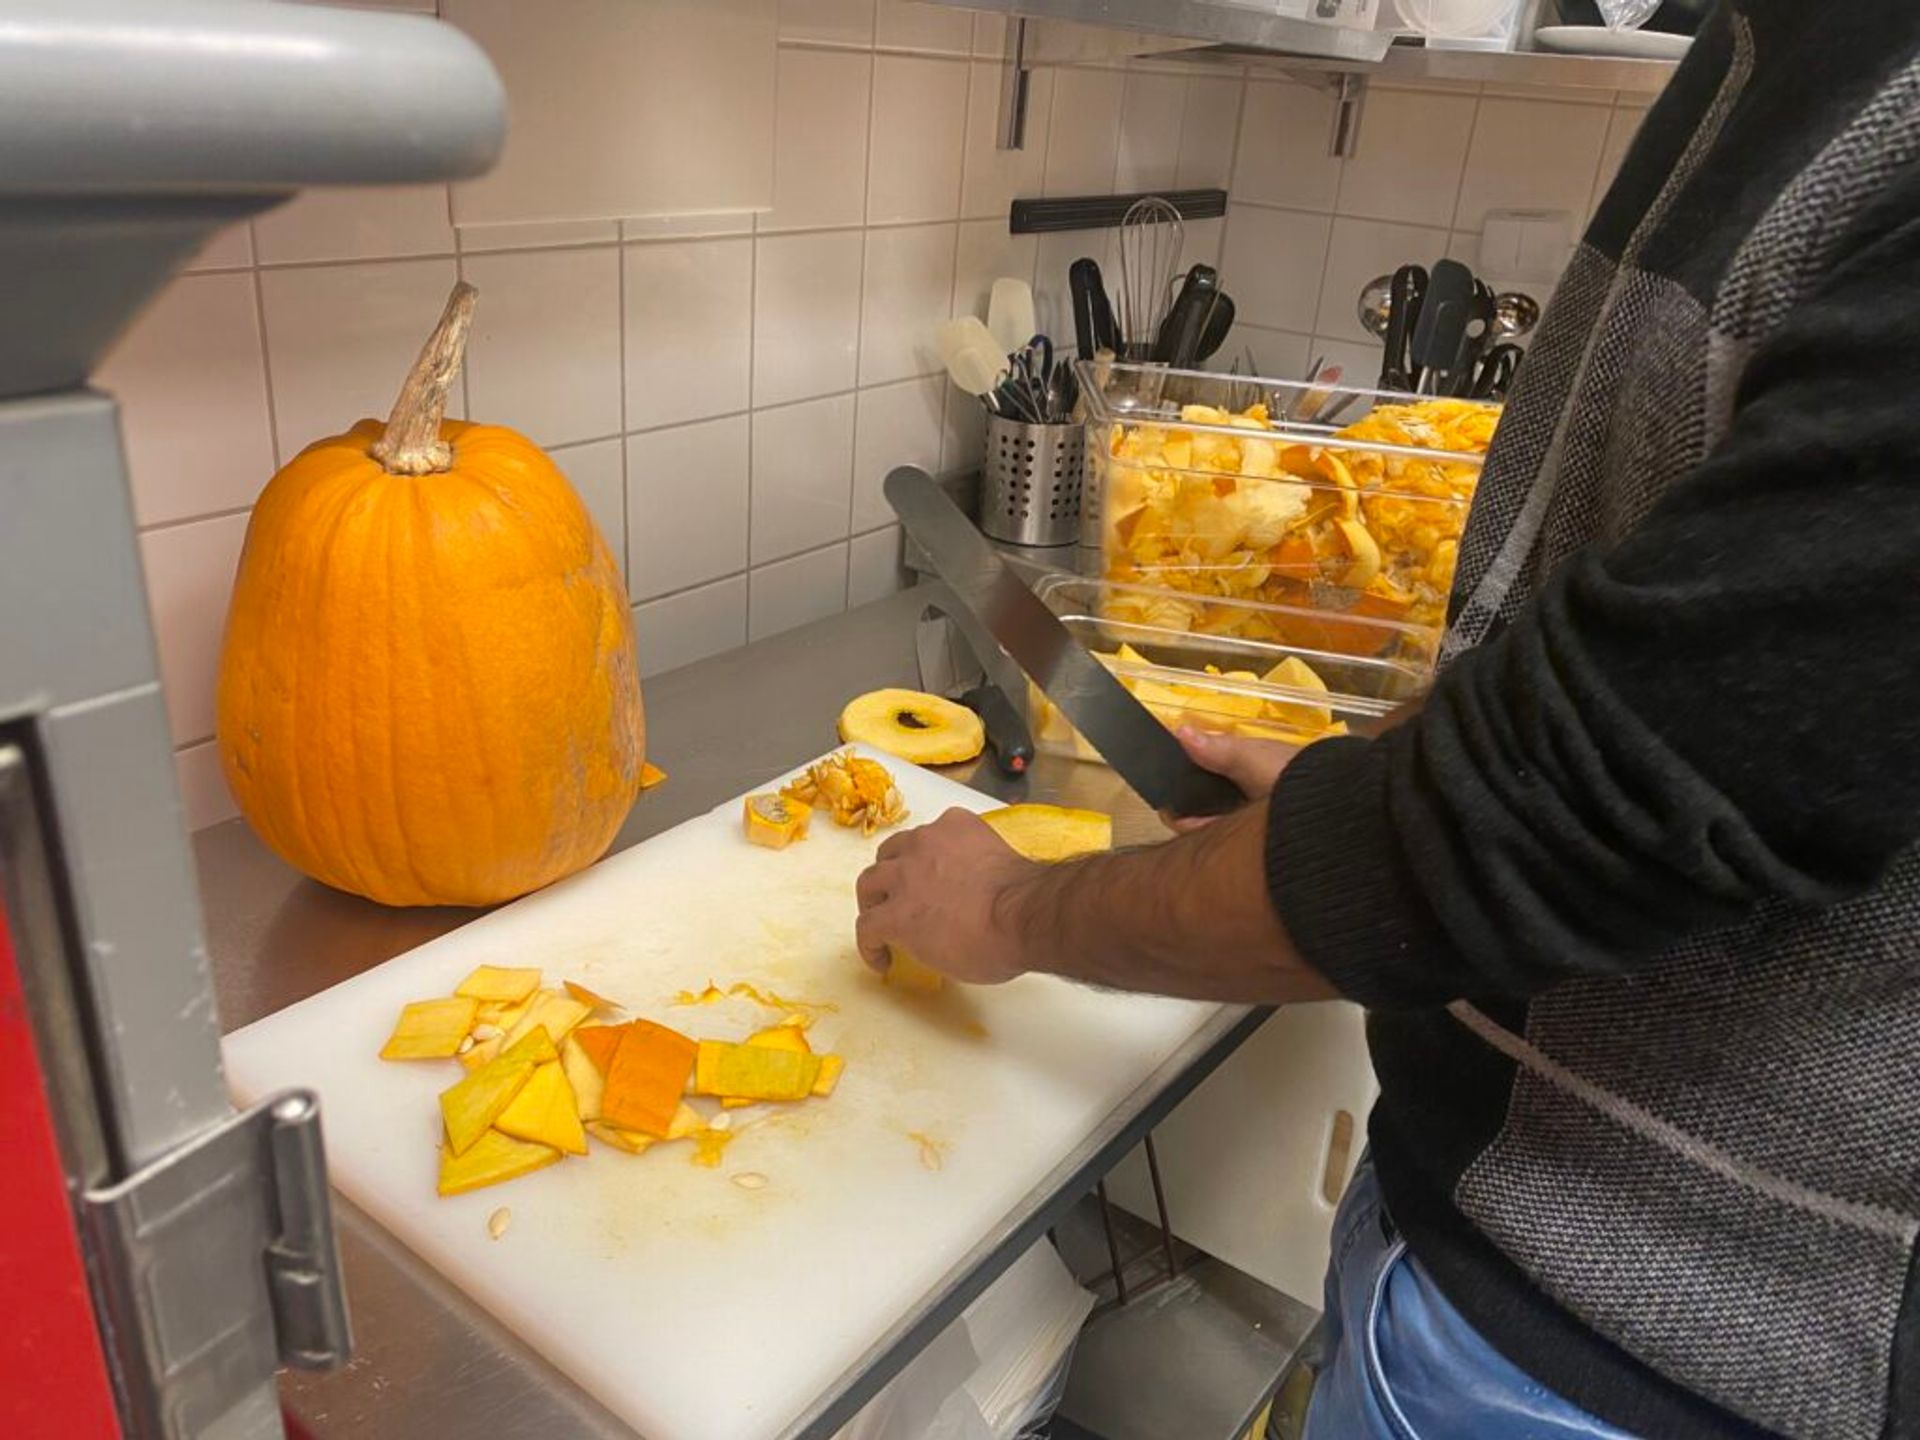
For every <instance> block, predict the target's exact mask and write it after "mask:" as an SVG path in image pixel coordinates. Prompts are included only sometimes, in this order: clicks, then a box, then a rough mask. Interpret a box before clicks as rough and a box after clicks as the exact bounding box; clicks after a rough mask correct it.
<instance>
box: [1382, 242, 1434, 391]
mask: <svg viewBox="0 0 1920 1440" xmlns="http://www.w3.org/2000/svg"><path fill="white" fill-rule="evenodd" d="M1427 280H1428V276H1427V272H1426V270H1425V269H1424V268H1422V267H1421V266H1419V265H1402V266H1401V267H1400V268H1399V269H1397V270H1395V271H1394V272H1393V279H1392V280H1391V281H1390V282H1389V284H1388V302H1387V333H1386V337H1385V344H1386V356H1385V358H1384V359H1383V360H1382V361H1381V365H1380V388H1381V389H1382V390H1411V389H1413V386H1414V378H1415V377H1414V370H1413V357H1412V355H1411V353H1410V346H1411V341H1412V337H1413V331H1414V325H1415V323H1416V322H1417V321H1418V319H1419V316H1420V308H1421V305H1422V304H1423V303H1424V301H1425V299H1426V293H1427Z"/></svg>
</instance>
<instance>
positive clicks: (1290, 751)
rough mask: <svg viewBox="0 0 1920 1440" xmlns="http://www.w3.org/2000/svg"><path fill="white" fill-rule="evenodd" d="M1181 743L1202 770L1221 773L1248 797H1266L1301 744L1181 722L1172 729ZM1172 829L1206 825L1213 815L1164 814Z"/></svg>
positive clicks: (1263, 798)
mask: <svg viewBox="0 0 1920 1440" xmlns="http://www.w3.org/2000/svg"><path fill="white" fill-rule="evenodd" d="M1175 734H1176V735H1177V736H1178V738H1179V740H1180V746H1181V748H1182V749H1183V750H1185V751H1186V752H1187V754H1188V755H1189V756H1191V757H1192V759H1193V763H1194V764H1196V765H1198V766H1199V767H1200V768H1201V769H1202V770H1211V771H1213V773H1214V774H1216V775H1224V776H1226V777H1227V779H1229V780H1231V781H1232V782H1233V783H1234V784H1235V785H1237V786H1239V787H1240V793H1241V794H1242V795H1244V796H1246V797H1247V799H1249V800H1265V799H1266V798H1267V797H1268V796H1269V795H1271V794H1272V793H1273V787H1274V786H1275V785H1276V784H1278V783H1279V780H1280V772H1281V771H1282V770H1284V769H1286V768H1287V764H1288V762H1289V761H1291V760H1292V759H1293V757H1294V756H1296V755H1298V754H1299V753H1300V747H1299V746H1297V745H1290V744H1288V743H1287V742H1286V741H1284V740H1250V739H1248V738H1246V737H1245V736H1242V735H1222V734H1219V733H1217V732H1215V731H1212V730H1196V729H1194V728H1193V727H1192V726H1191V725H1182V726H1181V727H1180V729H1179V730H1178V731H1176V732H1175ZM1162 818H1164V819H1165V820H1166V822H1167V824H1168V825H1170V826H1172V827H1173V828H1174V829H1175V830H1181V831H1185V830H1193V829H1197V828H1198V827H1199V826H1202V825H1205V824H1206V823H1207V822H1208V820H1210V819H1213V818H1214V817H1212V816H1197V817H1195V816H1189V817H1178V816H1172V815H1168V816H1164V817H1162Z"/></svg>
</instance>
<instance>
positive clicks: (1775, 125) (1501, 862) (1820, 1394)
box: [1268, 0, 1920, 1440]
mask: <svg viewBox="0 0 1920 1440" xmlns="http://www.w3.org/2000/svg"><path fill="white" fill-rule="evenodd" d="M1916 57H1920V3H1916V0H1839V3H1826V4H1816V3H1812V0H1743V3H1737V4H1734V5H1732V6H1731V7H1728V8H1723V9H1722V10H1721V11H1720V12H1719V13H1718V15H1717V16H1716V18H1715V19H1714V20H1713V21H1711V22H1710V23H1709V25H1708V27H1707V29H1706V31H1705V33H1703V35H1702V36H1701V38H1700V40H1699V41H1698V42H1697V43H1696V45H1695V47H1694V51H1693V54H1692V56H1691V57H1690V58H1689V60H1688V61H1687V62H1686V64H1685V65H1684V66H1683V67H1682V69H1681V71H1680V73H1679V74H1678V75H1677V76H1676V77H1675V79H1674V81H1673V83H1672V85H1671V86H1670V88H1669V89H1668V91H1667V93H1666V94H1665V95H1664V96H1663V97H1662V99H1661V100H1660V102H1659V104H1658V105H1657V106H1656V107H1655V108H1654V110H1653V112H1652V113H1651V114H1650V115H1649V117H1648V119H1647V122H1646V124H1645V126H1644V128H1643V130H1642V132H1641V135H1640V137H1639V139H1638V140H1637V142H1636V143H1635V145H1634V148H1633V149H1632V151H1631V153H1630V154H1629V156H1628V158H1627V161H1626V164H1625V167H1624V169H1623V171H1622V173H1621V176H1620V178H1619V180H1618V181H1617V182H1616V184H1615V186H1614V188H1613V190H1612V192H1611V193H1610V195H1609V196H1608V198H1607V200H1606V201H1605V203H1604V204H1603V205H1602V207H1601V209H1600V212H1599V214H1598V216H1597V218H1596V219H1595V221H1594V224H1593V226H1592V228H1591V230H1590V232H1589V234H1588V236H1587V239H1586V243H1585V244H1584V245H1583V246H1582V248H1581V249H1580V251H1579V252H1578V255H1577V257H1576V259H1575V261H1574V262H1573V265H1572V267H1571V268H1570V270H1569V272H1568V274H1567V276H1566V278H1565V279H1564V280H1563V282H1562V285H1561V288H1560V292H1559V295H1558V296H1557V298H1556V301H1555V303H1554V305H1553V307H1552V309H1551V310H1550V313H1549V315H1548V318H1547V320H1546V323H1545V324H1544V325H1543V327H1542V330H1541V334H1540V337H1539V339H1538V341H1537V342H1536V343H1535V345H1534V347H1533V352H1532V355H1531V357H1530V358H1529V360H1528V362H1527V365H1526V367H1525V370H1524V373H1523V376H1522V380H1521V383H1520V386H1519V389H1518V392H1517V393H1516V394H1515V396H1514V398H1513V401H1512V403H1511V405H1510V406H1509V408H1508V413H1507V416H1506V418H1505V420H1504V421H1503V423H1502V426H1501V430H1500V434H1499V437H1498V438H1497V440H1496V442H1495V445H1494V449H1493V451H1492V453H1491V455H1490V456H1489V458H1488V464H1487V469H1486V472H1485V476H1484V478H1483V480H1482V483H1481V487H1480V493H1479V496H1478V498H1477V499H1476V502H1475V507H1474V511H1473V514H1472V517H1471V519H1470V521H1469V525H1468V530H1467V534H1466V537H1465V539H1464V541H1463V544H1462V553H1461V566H1460V573H1459V577H1458V580H1457V582H1456V590H1455V599H1454V611H1455V615H1454V627H1453V630H1452V633H1451V635H1450V638H1449V644H1448V657H1449V664H1448V666H1447V668H1446V669H1445V670H1444V671H1443V673H1442V675H1441V677H1440V680H1439V682H1438V683H1437V685H1436V686H1435V688H1434V691H1433V693H1432V695H1431V697H1430V698H1429V701H1428V703H1427V705H1426V707H1425V709H1424V710H1423V711H1422V713H1421V714H1420V715H1419V716H1418V717H1417V718H1416V719H1415V720H1413V721H1412V722H1411V723H1409V724H1407V725H1405V726H1403V727H1402V728H1400V729H1398V730H1395V731H1392V732H1390V733H1389V734H1388V735H1387V736H1385V737H1384V738H1382V739H1379V740H1375V741H1366V740H1357V739H1348V740H1333V741H1328V742H1324V743H1322V744H1319V745H1316V746H1314V747H1312V748H1311V749H1310V750H1308V751H1307V752H1306V753H1305V754H1303V755H1302V756H1301V757H1300V758H1299V759H1298V760H1297V761H1296V762H1295V763H1294V764H1293V765H1292V766H1291V767H1290V768H1289V769H1288V771H1287V772H1286V774H1285V776H1284V778H1283V780H1282V783H1281V785H1280V787H1279V788H1278V790H1277V791H1276V793H1275V795H1274V798H1273V802H1272V808H1271V812H1270V814H1271V820H1270V829H1269V841H1268V849H1269V869H1270V877H1271V884H1272V890H1273V895H1274V899H1275V903H1276V905H1277V907H1278V909H1279V911H1280V914H1281V917H1282V919H1283V921H1284V923H1285V924H1286V926H1287V929H1288V930H1289V932H1290V933H1291V934H1292V936H1293V937H1294V939H1295V941H1296V942H1297V944H1298V945H1299V946H1300V948H1301V950H1302V951H1303V953H1304V954H1305V955H1306V957H1307V958H1308V960H1309V961H1310V962H1311V963H1313V964H1314V965H1315V967H1316V968H1318V969H1320V970H1321V971H1322V972H1323V973H1324V974H1326V975H1327V976H1328V977H1329V978H1330V979H1331V980H1333V981H1334V983H1335V984H1337V985H1338V986H1339V987H1340V988H1341V989H1342V990H1343V991H1344V992H1345V993H1346V994H1348V995H1350V996H1352V997H1353V998H1354V999H1356V1000H1359V1001H1360V1002H1362V1003H1363V1004H1365V1005H1367V1006H1368V1007H1369V1008H1370V1009H1371V1010H1372V1012H1373V1014H1372V1018H1371V1021H1370V1027H1369V1034H1370V1039H1371V1044H1372V1047H1373V1055H1374V1063H1375V1067H1376V1070H1377V1071H1378V1074H1379V1077H1380V1082H1381V1087H1382V1094H1381V1099H1380V1103H1379V1106H1378V1108H1377V1109H1376V1111H1375V1114H1374V1117H1373V1121H1372V1144H1373V1151H1374V1156H1375V1159H1376V1162H1377V1166H1378V1170H1379V1173H1380V1177H1381V1182H1382V1185H1383V1187H1384V1189H1385V1193H1386V1199H1387V1203H1388V1207H1389V1209H1390V1211H1391V1213H1392V1215H1393V1216H1394V1218H1395V1220H1396V1222H1397V1223H1398V1224H1399V1226H1400V1228H1401V1229H1402V1231H1403V1232H1404V1233H1405V1234H1406V1235H1407V1237H1408V1240H1409V1243H1410V1245H1411V1247H1412V1248H1413V1251H1414V1253H1415V1254H1416V1255H1417V1256H1419V1257H1420V1258H1421V1260H1422V1261H1423V1262H1424V1263H1425V1264H1426V1266H1427V1267H1428V1268H1429V1269H1430V1270H1431V1271H1432V1272H1433V1274H1434V1276H1435V1278H1436V1280H1437V1281H1438V1283H1439V1284H1440V1285H1441V1287H1442V1289H1443V1290H1444V1291H1445V1292H1446V1293H1447V1294H1448V1296H1449V1297H1450V1298H1451V1299H1452V1300H1453V1301H1454V1302H1455V1303H1456V1304H1457V1305H1458V1306H1459V1307H1460V1308H1461V1309H1462V1310H1463V1311H1464V1312H1465V1313H1466V1315H1467V1316H1468V1317H1469V1319H1471V1320H1472V1321H1473V1322H1474V1323H1475V1324H1476V1325H1477V1326H1478V1327H1479V1328H1481V1329H1482V1330H1483V1331H1484V1333H1485V1334H1486V1335H1487V1336H1488V1338H1489V1339H1490V1340H1491V1341H1492V1342H1493V1344H1494V1345H1495V1346H1496V1347H1497V1348H1499V1349H1500V1350H1501V1351H1502V1352H1504V1353H1505V1354H1507V1355H1508V1356H1510V1357H1511V1358H1512V1359H1513V1360H1515V1361H1516V1362H1518V1363H1519V1364H1520V1365H1521V1366H1522V1367H1523V1368H1525V1369H1527V1370H1528V1371H1529V1372H1530V1373H1532V1374H1533V1375H1535V1376H1536V1377H1537V1378H1539V1379H1540V1380H1541V1381H1543V1382H1544V1383H1546V1384H1548V1385H1550V1386H1551V1387H1553V1388H1554V1389H1556V1390H1558V1391H1560V1392H1561V1393H1562V1394H1565V1395H1567V1396H1568V1397H1569V1398H1571V1399H1573V1400H1575V1401H1576V1402H1578V1403H1580V1404H1582V1405H1584V1406H1585V1407H1587V1408H1588V1409H1590V1410H1592V1411H1594V1412H1595V1413H1597V1414H1599V1415H1601V1416H1603V1417H1604V1418H1606V1419H1609V1420H1611V1421H1613V1422H1614V1423H1616V1424H1618V1425H1620V1426H1622V1427H1623V1428H1626V1429H1629V1430H1632V1431H1635V1432H1636V1433H1640V1434H1644V1435H1647V1436H1658V1437H1665V1436H1682V1435H1685V1436H1691V1435H1749V1434H1753V1433H1755V1427H1760V1428H1761V1429H1763V1430H1765V1431H1770V1432H1778V1433H1782V1434H1787V1435H1793V1436H1819V1437H1828V1436H1833V1437H1857V1440H1874V1437H1883V1436H1914V1435H1920V1282H1916V1265H1915V1250H1916V1246H1915V1241H1916V1235H1920V848H1917V847H1916V841H1920V675H1916V666H1917V665H1920V59H1917V58H1916Z"/></svg>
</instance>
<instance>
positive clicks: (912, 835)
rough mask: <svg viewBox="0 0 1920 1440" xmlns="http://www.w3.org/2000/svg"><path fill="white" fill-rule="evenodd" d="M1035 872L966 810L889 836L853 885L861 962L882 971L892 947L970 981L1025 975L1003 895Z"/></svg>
mask: <svg viewBox="0 0 1920 1440" xmlns="http://www.w3.org/2000/svg"><path fill="white" fill-rule="evenodd" d="M1039 868H1040V867H1039V866H1038V865H1037V864H1036V863H1035V862H1033V861H1031V860H1024V859H1022V858H1021V857H1020V856H1019V855H1018V854H1016V853H1015V851H1014V849H1013V847H1012V846H1010V845H1008V844H1007V842H1006V841H1004V840H1002V839H1001V838H1000V837H999V836H998V835H996V834H995V833H994V832H993V829H992V828H991V827H990V826H989V825H987V823H986V822H985V821H983V820H982V819H981V818H980V817H979V816H978V815H975V814H973V813H971V812H970V811H966V810H949V811H947V813H946V814H944V815H942V816H941V817H940V818H939V819H938V820H935V821H934V822H933V823H932V824H931V825H922V826H921V827H920V828H919V829H917V830H906V831H902V832H901V833H900V834H898V835H895V836H892V837H891V838H889V839H888V840H887V842H886V843H885V844H883V845H882V846H881V847H880V850H879V853H878V854H877V855H876V856H875V857H874V863H873V864H872V865H871V866H869V867H868V868H867V869H866V870H865V871H863V872H862V873H861V875H860V879H859V881H858V882H857V883H856V884H855V886H854V894H855V896H856V897H857V898H858V899H859V902H860V918H859V920H858V921H857V922H856V924H855V926H854V939H855V941H856V943H857V944H858V945H859V947H860V958H861V959H862V960H865V961H866V962H867V964H868V965H870V966H872V967H873V968H874V969H875V970H878V971H881V972H882V973H884V972H885V971H886V969H887V967H888V965H889V964H891V963H892V957H891V956H890V955H889V954H888V951H887V947H888V946H889V945H895V946H898V947H899V948H901V949H902V950H905V951H906V952H907V953H908V954H909V955H911V956H913V958H914V959H916V960H918V961H919V962H920V963H921V964H923V965H927V966H930V967H931V968H933V969H935V970H938V971H940V972H941V973H942V974H945V975H951V976H952V977H953V978H954V979H956V980H964V981H966V982H967V983H968V984H972V985H998V984H1001V983H1003V982H1005V981H1008V980H1011V979H1013V978H1014V977H1015V976H1018V975H1022V974H1024V973H1025V972H1026V969H1027V966H1026V964H1025V960H1024V946H1023V938H1024V937H1023V936H1022V935H1021V934H1020V928H1019V926H1018V924H1016V923H1014V921H1013V917H1012V916H1011V915H1009V914H1008V913H1007V912H1008V909H1009V907H1008V905H1007V904H1006V903H1005V900H1006V897H1007V895H1008V892H1009V891H1011V890H1012V889H1013V888H1014V887H1015V886H1017V885H1018V884H1019V883H1020V882H1021V881H1023V880H1025V879H1027V878H1028V877H1029V876H1031V875H1033V874H1034V873H1035V872H1036V871H1038V869H1039Z"/></svg>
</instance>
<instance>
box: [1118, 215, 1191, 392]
mask: <svg viewBox="0 0 1920 1440" xmlns="http://www.w3.org/2000/svg"><path fill="white" fill-rule="evenodd" d="M1185 246H1186V227H1185V226H1184V225H1183V224H1182V223H1181V221H1180V212H1179V211H1178V210H1176V209H1175V208H1174V207H1173V206H1172V205H1171V204H1169V203H1168V202H1167V201H1165V200H1162V199H1161V198H1160V197H1159V196H1157V195H1147V196H1144V197H1142V198H1141V199H1139V200H1136V201H1134V202H1133V204H1132V205H1130V206H1128V207H1127V213H1126V216H1125V217H1124V218H1123V219H1122V220H1121V222H1120V342H1121V350H1120V353H1121V356H1122V358H1125V359H1129V360H1149V359H1151V358H1152V357H1153V345H1154V339H1155V337H1156V336H1157V335H1158V334H1159V330H1160V320H1161V317H1162V316H1163V315H1164V314H1165V313H1166V304H1167V289H1168V283H1169V282H1170V281H1171V280H1172V278H1173V273H1174V268H1175V267H1176V266H1177V265H1178V264H1179V263H1180V256H1181V253H1182V251H1183V250H1184V248H1185Z"/></svg>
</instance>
